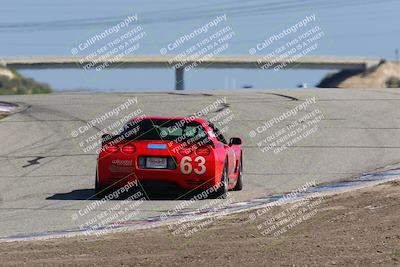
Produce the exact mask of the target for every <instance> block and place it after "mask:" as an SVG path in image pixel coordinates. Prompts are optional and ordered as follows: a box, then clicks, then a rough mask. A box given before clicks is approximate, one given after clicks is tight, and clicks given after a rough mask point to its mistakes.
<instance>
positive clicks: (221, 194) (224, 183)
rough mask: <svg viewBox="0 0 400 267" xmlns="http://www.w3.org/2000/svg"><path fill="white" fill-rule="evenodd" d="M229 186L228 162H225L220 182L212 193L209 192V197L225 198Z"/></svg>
mask: <svg viewBox="0 0 400 267" xmlns="http://www.w3.org/2000/svg"><path fill="white" fill-rule="evenodd" d="M228 186H229V178H228V164H227V162H225V165H224V169H223V171H222V176H221V183H220V185H219V187H218V189H217V191H215V192H214V193H213V194H211V198H222V199H225V198H226V195H227V193H228Z"/></svg>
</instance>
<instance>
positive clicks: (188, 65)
mask: <svg viewBox="0 0 400 267" xmlns="http://www.w3.org/2000/svg"><path fill="white" fill-rule="evenodd" d="M381 60H382V59H375V58H365V57H335V56H303V57H299V58H297V59H293V58H282V57H266V56H215V57H204V58H198V57H197V58H195V57H191V56H189V57H179V56H174V55H171V56H124V57H121V58H119V59H109V58H104V59H102V58H101V57H99V58H90V57H88V56H86V57H83V56H82V57H79V56H35V57H0V64H2V65H5V66H7V67H10V68H15V69H71V68H75V69H84V70H90V69H92V70H103V69H105V70H106V69H116V68H172V69H175V89H176V90H184V72H185V70H188V69H193V68H208V69H225V68H237V69H262V70H268V69H272V70H273V69H279V70H280V69H337V70H340V69H346V70H360V71H362V70H365V69H367V68H369V67H372V66H375V65H378V64H379V62H381Z"/></svg>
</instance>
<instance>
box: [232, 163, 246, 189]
mask: <svg viewBox="0 0 400 267" xmlns="http://www.w3.org/2000/svg"><path fill="white" fill-rule="evenodd" d="M242 189H243V158H242V157H240V165H239V174H238V179H237V182H236V185H235V187H234V188H233V189H232V190H233V191H240V190H242Z"/></svg>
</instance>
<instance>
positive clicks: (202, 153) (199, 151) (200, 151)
mask: <svg viewBox="0 0 400 267" xmlns="http://www.w3.org/2000/svg"><path fill="white" fill-rule="evenodd" d="M210 152H211V151H210V149H209V148H208V147H205V146H201V147H199V148H198V149H196V154H197V155H199V156H207V155H209V154H210Z"/></svg>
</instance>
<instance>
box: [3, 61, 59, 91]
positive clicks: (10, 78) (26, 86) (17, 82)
mask: <svg viewBox="0 0 400 267" xmlns="http://www.w3.org/2000/svg"><path fill="white" fill-rule="evenodd" d="M51 92H52V89H51V87H50V86H49V85H48V84H46V83H40V82H36V81H35V80H33V79H31V78H26V77H24V76H22V75H21V74H19V73H18V72H17V71H15V70H13V69H9V68H6V67H4V66H0V95H12V94H44V93H51Z"/></svg>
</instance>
